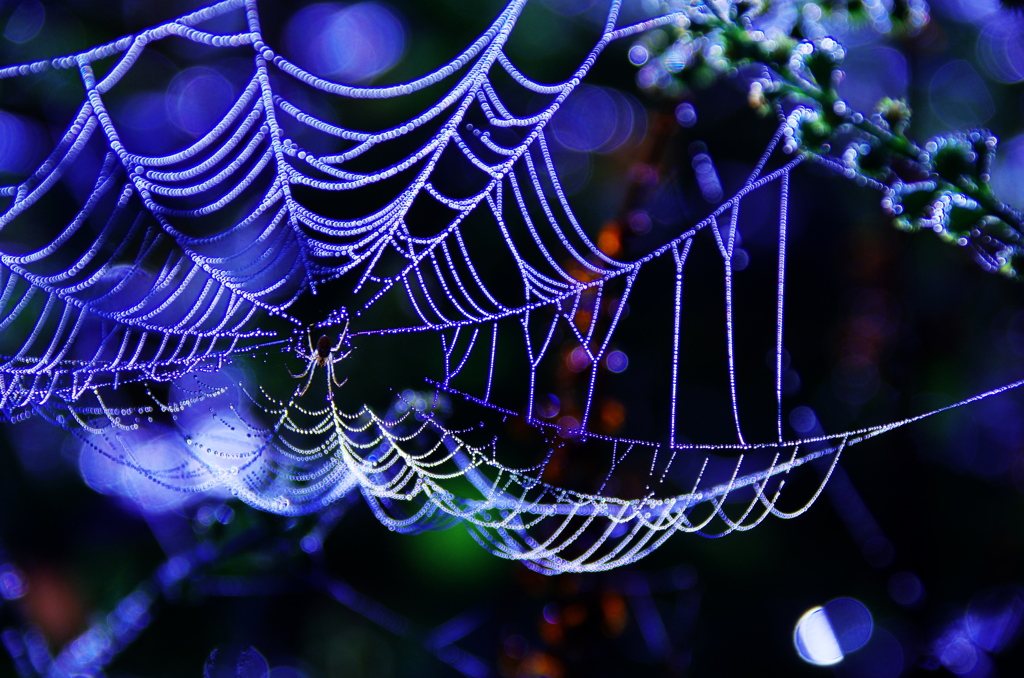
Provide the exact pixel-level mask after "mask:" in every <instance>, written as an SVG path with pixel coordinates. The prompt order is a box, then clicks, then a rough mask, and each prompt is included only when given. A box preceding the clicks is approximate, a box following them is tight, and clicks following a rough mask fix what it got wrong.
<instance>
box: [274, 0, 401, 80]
mask: <svg viewBox="0 0 1024 678" xmlns="http://www.w3.org/2000/svg"><path fill="white" fill-rule="evenodd" d="M284 41H285V48H286V50H287V53H288V55H289V56H290V57H291V58H292V59H294V60H295V62H296V63H298V64H299V65H300V66H302V67H304V68H306V69H308V70H309V71H310V72H311V73H313V74H314V75H318V76H320V77H321V78H325V79H327V80H333V81H335V82H344V83H360V82H366V81H368V80H372V79H373V78H374V77H376V76H378V75H380V74H381V73H384V72H385V71H387V70H388V69H390V68H391V67H392V66H394V65H395V64H396V63H398V61H399V60H400V59H401V58H402V54H403V52H404V51H405V26H404V25H403V23H402V20H401V19H400V18H399V17H398V15H397V14H396V13H395V11H394V10H393V9H391V8H390V7H388V6H387V5H384V4H382V3H378V2H360V3H357V4H355V5H344V4H341V3H334V2H332V3H321V4H316V5H310V6H309V7H305V8H303V9H302V10H300V11H298V12H296V13H295V15H294V16H293V17H292V18H291V19H290V20H289V22H288V26H287V27H286V28H285V32H284Z"/></svg>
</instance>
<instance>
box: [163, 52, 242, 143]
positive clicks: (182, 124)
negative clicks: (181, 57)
mask: <svg viewBox="0 0 1024 678" xmlns="http://www.w3.org/2000/svg"><path fill="white" fill-rule="evenodd" d="M234 99H235V93H234V91H233V90H232V87H231V83H230V82H228V80H227V78H225V77H224V76H223V75H221V74H220V73H218V72H217V71H214V70H211V69H209V68H203V67H201V66H199V67H196V68H189V69H186V70H184V71H182V72H181V73H179V74H178V75H177V76H176V77H175V78H174V80H172V81H171V84H170V86H169V87H168V88H167V114H168V116H169V117H170V119H171V122H172V123H173V124H174V126H175V127H177V128H178V129H180V130H181V131H183V132H186V133H188V134H190V135H192V136H195V137H198V136H202V135H204V134H206V133H207V132H209V131H210V130H211V129H213V128H214V127H215V126H216V125H217V122H218V121H219V120H220V119H221V118H222V117H223V116H224V114H225V113H227V112H228V110H230V108H231V104H232V103H233V102H234Z"/></svg>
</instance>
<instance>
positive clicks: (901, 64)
mask: <svg viewBox="0 0 1024 678" xmlns="http://www.w3.org/2000/svg"><path fill="white" fill-rule="evenodd" d="M843 72H844V73H845V76H844V78H843V81H842V82H841V83H840V84H839V95H840V96H841V97H843V99H844V100H845V101H846V102H847V104H848V105H850V106H851V107H852V108H853V109H854V110H858V111H870V110H873V109H874V108H875V105H876V104H877V103H878V102H879V100H881V99H882V97H891V98H893V99H898V98H900V97H902V96H905V95H906V93H907V84H908V83H909V81H910V74H909V72H908V69H907V60H906V58H905V57H904V56H903V54H901V53H900V52H899V51H897V50H895V49H893V48H891V47H881V46H870V47H863V48H860V49H852V50H850V51H849V53H848V54H847V57H846V60H845V61H843Z"/></svg>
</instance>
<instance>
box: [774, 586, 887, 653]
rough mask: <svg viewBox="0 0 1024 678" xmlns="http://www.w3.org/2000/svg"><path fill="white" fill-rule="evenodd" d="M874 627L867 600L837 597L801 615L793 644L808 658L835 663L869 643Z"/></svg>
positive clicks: (794, 631)
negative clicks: (863, 601)
mask: <svg viewBox="0 0 1024 678" xmlns="http://www.w3.org/2000/svg"><path fill="white" fill-rule="evenodd" d="M872 628H873V622H872V620H871V613H870V612H869V611H868V609H867V608H866V607H864V604H863V603H861V602H860V601H858V600H854V599H853V598H836V599H835V600H832V601H829V602H828V603H826V604H825V605H824V606H823V607H821V606H819V607H813V608H811V609H810V610H808V611H807V612H805V613H804V614H803V616H801V617H800V619H799V620H798V621H797V623H796V628H795V629H794V630H793V644H794V645H795V646H796V651H797V653H798V654H799V655H800V658H801V659H803V660H804V661H806V662H808V663H810V664H815V665H818V666H831V665H832V664H838V663H839V662H841V661H842V660H843V658H844V657H845V656H846V655H847V654H849V653H851V652H854V651H856V650H859V649H860V648H861V647H863V646H864V645H865V644H867V642H868V641H869V640H870V639H871V631H872Z"/></svg>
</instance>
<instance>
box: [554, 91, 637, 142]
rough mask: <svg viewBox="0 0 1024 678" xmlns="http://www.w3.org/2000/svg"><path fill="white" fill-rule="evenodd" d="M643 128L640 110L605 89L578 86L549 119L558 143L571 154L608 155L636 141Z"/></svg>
mask: <svg viewBox="0 0 1024 678" xmlns="http://www.w3.org/2000/svg"><path fill="white" fill-rule="evenodd" d="M645 129H646V117H645V114H644V110H643V107H642V106H641V105H640V104H639V103H638V102H636V100H634V99H633V98H632V97H629V96H627V95H625V94H623V93H622V92H619V91H618V90H614V89H611V88H608V87H594V86H591V85H581V86H580V87H577V88H576V90H575V91H574V92H573V93H572V94H571V95H569V97H568V98H567V99H566V100H565V103H563V104H562V107H561V108H560V109H559V110H558V113H557V114H556V115H555V117H554V118H552V119H551V130H552V132H553V133H554V136H555V139H557V140H558V142H559V143H560V144H562V145H563V146H565V147H566V148H568V149H571V150H574V151H591V152H597V153H610V152H612V151H614V150H616V149H618V148H620V147H622V146H623V145H625V144H627V143H628V142H629V141H631V140H634V139H639V138H640V137H642V136H643V133H644V131H645Z"/></svg>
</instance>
